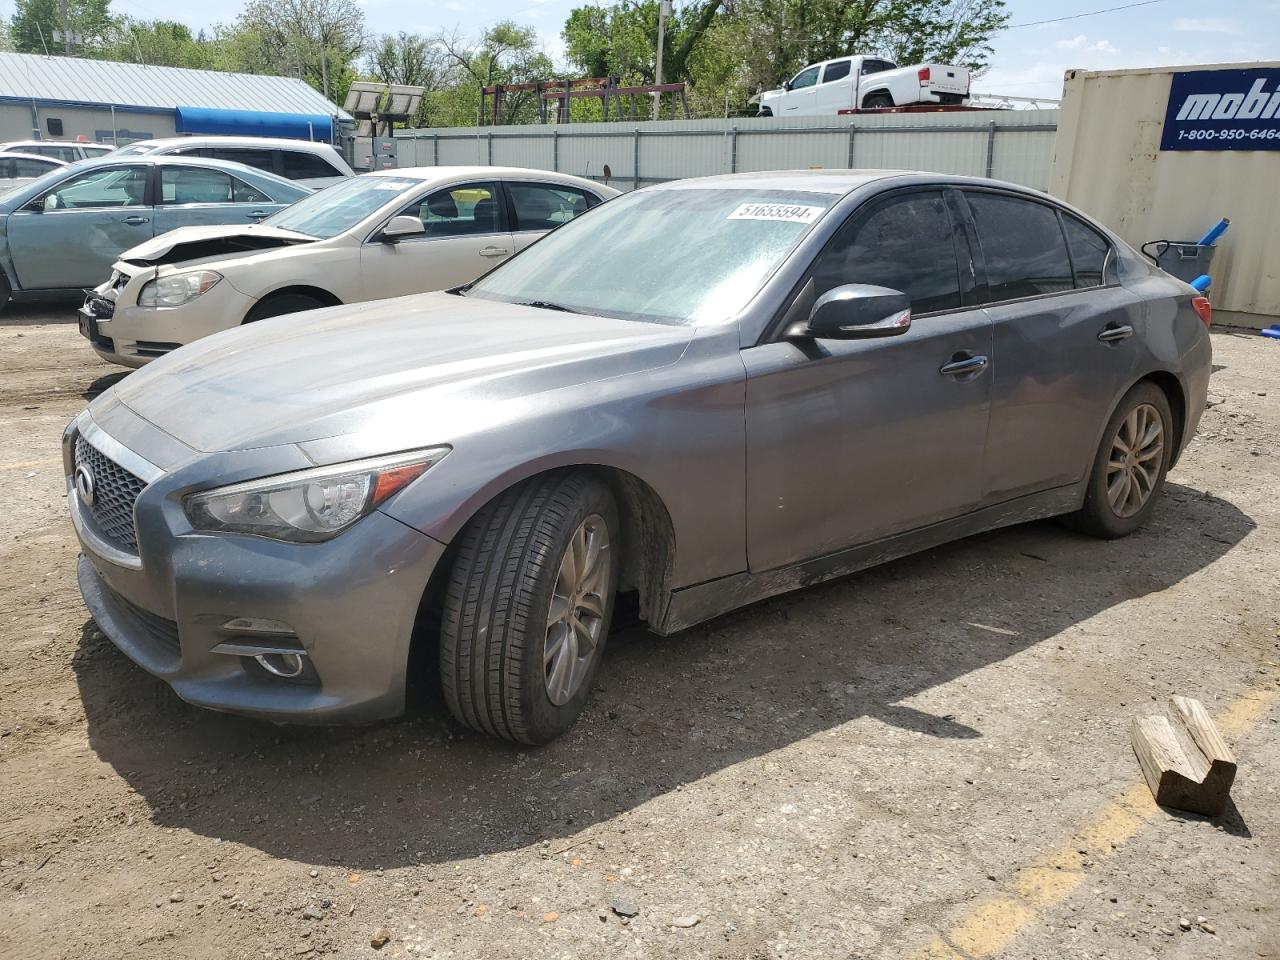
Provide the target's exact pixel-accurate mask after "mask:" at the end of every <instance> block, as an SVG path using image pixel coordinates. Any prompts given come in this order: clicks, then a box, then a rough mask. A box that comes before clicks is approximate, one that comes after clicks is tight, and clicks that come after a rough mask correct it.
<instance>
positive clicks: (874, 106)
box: [862, 93, 893, 110]
mask: <svg viewBox="0 0 1280 960" xmlns="http://www.w3.org/2000/svg"><path fill="white" fill-rule="evenodd" d="M892 106H893V97H891V96H890V95H889V94H887V93H869V94H867V97H866V99H865V100H863V101H862V108H863V109H864V110H880V109H882V108H884V107H892Z"/></svg>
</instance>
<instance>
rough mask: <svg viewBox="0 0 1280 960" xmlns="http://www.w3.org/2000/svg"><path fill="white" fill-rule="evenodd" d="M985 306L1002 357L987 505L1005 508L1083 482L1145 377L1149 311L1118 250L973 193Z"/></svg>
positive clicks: (998, 196) (1005, 197) (1009, 199)
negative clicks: (1127, 278)
mask: <svg viewBox="0 0 1280 960" xmlns="http://www.w3.org/2000/svg"><path fill="white" fill-rule="evenodd" d="M964 196H965V198H966V200H967V203H968V209H969V210H970V211H971V214H972V218H973V223H974V226H975V228H976V233H977V239H978V248H979V250H980V251H981V257H980V258H979V274H980V277H981V274H982V272H983V269H984V268H985V277H986V282H985V283H981V284H980V287H979V290H980V294H981V297H980V298H981V299H982V300H984V301H986V303H987V304H988V306H987V313H988V314H989V315H990V317H991V320H992V325H993V337H994V340H995V352H996V354H997V355H998V356H999V358H1000V363H999V365H998V366H997V368H996V370H995V372H994V374H995V375H994V377H993V378H992V396H991V437H990V441H989V443H988V445H987V466H986V480H985V488H986V489H985V497H984V499H985V500H986V501H987V502H988V503H1000V502H1002V501H1004V500H1009V499H1012V498H1014V497H1017V496H1021V495H1024V494H1029V493H1035V492H1037V491H1040V490H1048V489H1052V488H1054V487H1060V486H1065V485H1067V484H1071V483H1074V482H1076V481H1077V480H1080V479H1081V478H1082V477H1083V476H1084V475H1085V473H1086V472H1088V470H1089V469H1090V468H1091V466H1092V464H1093V459H1094V456H1095V454H1096V452H1097V444H1098V440H1099V437H1100V435H1101V432H1102V428H1103V426H1104V425H1105V424H1106V421H1107V419H1108V417H1110V415H1111V409H1112V406H1113V405H1114V404H1115V402H1116V401H1117V400H1118V399H1119V398H1120V394H1121V392H1123V390H1124V389H1125V388H1126V386H1127V385H1128V384H1130V383H1132V382H1133V380H1134V379H1135V377H1136V373H1135V367H1136V357H1137V354H1136V352H1135V349H1134V347H1135V344H1137V343H1139V342H1141V336H1140V333H1141V328H1142V324H1143V312H1142V302H1141V301H1140V300H1139V299H1138V298H1137V297H1136V296H1134V295H1133V294H1132V293H1130V292H1129V291H1127V290H1125V289H1124V288H1123V287H1121V286H1120V285H1119V284H1118V283H1116V282H1115V279H1114V278H1113V277H1111V276H1110V270H1111V269H1112V267H1111V265H1110V264H1109V263H1108V259H1109V257H1110V252H1111V246H1110V242H1109V241H1108V240H1107V239H1106V238H1105V237H1103V236H1102V235H1101V234H1099V233H1098V232H1097V231H1096V230H1094V229H1093V228H1092V227H1090V226H1088V225H1087V224H1085V223H1084V222H1083V221H1081V220H1079V219H1077V218H1076V217H1074V216H1072V215H1071V214H1069V213H1066V212H1065V211H1059V210H1058V209H1056V208H1055V207H1052V206H1050V205H1049V204H1045V203H1039V202H1037V201H1035V200H1029V199H1027V198H1025V197H1020V196H1012V195H1010V194H1004V193H1000V192H999V191H995V190H965V191H964Z"/></svg>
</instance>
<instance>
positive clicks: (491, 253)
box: [480, 247, 511, 257]
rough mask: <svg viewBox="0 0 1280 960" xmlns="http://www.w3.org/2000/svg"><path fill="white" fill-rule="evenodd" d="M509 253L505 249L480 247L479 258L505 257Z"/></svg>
mask: <svg viewBox="0 0 1280 960" xmlns="http://www.w3.org/2000/svg"><path fill="white" fill-rule="evenodd" d="M509 253H511V251H510V250H508V249H507V248H506V247H481V248H480V256H482V257H505V256H507V254H509Z"/></svg>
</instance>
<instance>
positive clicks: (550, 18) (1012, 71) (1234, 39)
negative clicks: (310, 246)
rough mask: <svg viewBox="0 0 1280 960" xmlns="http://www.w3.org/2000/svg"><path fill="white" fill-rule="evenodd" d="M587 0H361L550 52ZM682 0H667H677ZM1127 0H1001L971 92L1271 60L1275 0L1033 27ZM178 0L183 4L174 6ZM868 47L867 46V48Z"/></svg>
mask: <svg viewBox="0 0 1280 960" xmlns="http://www.w3.org/2000/svg"><path fill="white" fill-rule="evenodd" d="M586 2H590V0H362V3H363V5H364V8H365V17H366V22H367V24H368V27H369V29H370V31H371V32H373V33H395V32H398V31H401V30H406V31H408V32H410V33H424V34H431V33H435V32H437V31H439V30H441V29H446V30H451V29H453V28H454V27H458V28H461V30H462V31H463V32H464V33H469V34H477V35H478V34H479V33H480V32H481V31H482V30H483V29H484V28H485V27H486V26H487V25H489V24H491V23H494V22H496V21H498V20H503V19H511V20H515V21H517V22H519V23H525V24H529V25H530V26H533V27H534V28H536V29H537V30H538V33H539V35H540V36H541V38H542V41H543V46H544V48H545V49H546V51H547V52H548V53H549V54H551V55H552V56H553V57H555V58H556V59H557V60H559V59H560V58H561V56H562V54H563V50H564V43H563V41H562V40H561V39H560V29H561V27H562V26H563V25H564V21H565V18H566V17H567V16H568V13H569V11H570V10H571V9H572V8H573V7H575V6H581V5H582V4H584V3H586ZM686 2H690V0H676V5H677V6H683V5H684V3H686ZM1131 2H1133V0H1007V3H1008V9H1009V12H1010V14H1011V18H1010V24H1011V25H1012V26H1014V29H1009V30H1006V31H1004V32H1003V33H1001V34H999V35H997V36H996V37H995V38H993V46H994V48H995V55H994V56H993V57H992V61H991V67H990V69H989V70H988V71H987V72H986V73H985V74H984V75H983V76H981V77H979V78H977V79H975V81H974V85H973V89H974V90H975V91H976V92H981V93H987V94H1000V95H1005V96H1020V97H1044V98H1057V97H1059V96H1060V95H1061V92H1062V75H1063V73H1064V72H1065V71H1066V70H1068V69H1071V68H1085V69H1089V70H1116V69H1123V68H1126V67H1144V66H1169V65H1179V64H1188V63H1227V62H1237V61H1246V60H1278V59H1280V0H1218V2H1216V3H1205V2H1204V0H1155V2H1150V3H1147V4H1145V5H1143V6H1138V7H1133V8H1130V9H1125V10H1117V11H1115V12H1111V13H1102V14H1098V15H1094V16H1083V17H1079V18H1078V19H1071V20H1065V21H1062V22H1058V23H1048V24H1041V25H1038V26H1019V25H1023V24H1031V23H1035V22H1036V21H1041V20H1050V19H1058V18H1062V17H1068V16H1072V15H1075V14H1090V13H1092V12H1093V11H1098V10H1101V9H1104V8H1107V7H1114V6H1120V5H1123V4H1125V3H1131ZM242 5H243V4H242V3H241V2H240V0H203V2H202V3H201V4H200V5H199V11H200V12H199V13H193V12H189V11H190V10H191V7H186V8H185V9H184V10H183V12H182V13H178V14H177V15H176V16H175V11H174V9H173V8H172V7H170V6H169V5H168V4H166V3H164V2H163V0H113V2H112V8H113V9H114V10H116V11H117V12H120V13H126V14H129V15H131V16H135V17H140V18H145V19H156V18H160V17H163V18H165V19H181V20H183V21H184V22H186V23H187V24H188V25H189V26H191V27H193V28H199V27H207V26H210V25H212V24H214V23H217V22H228V21H231V20H233V19H234V18H235V16H236V13H237V12H238V11H239V10H240V8H241V6H242ZM184 6H185V5H184ZM867 52H874V51H867Z"/></svg>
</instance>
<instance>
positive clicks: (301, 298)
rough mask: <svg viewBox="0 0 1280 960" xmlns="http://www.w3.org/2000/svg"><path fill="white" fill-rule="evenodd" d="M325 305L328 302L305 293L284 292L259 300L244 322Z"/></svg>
mask: <svg viewBox="0 0 1280 960" xmlns="http://www.w3.org/2000/svg"><path fill="white" fill-rule="evenodd" d="M324 306H328V304H326V303H322V302H321V301H320V300H317V299H316V298H315V297H312V296H308V295H307V294H305V293H282V294H279V295H277V296H274V297H267V298H266V299H265V300H259V301H258V302H257V303H256V304H254V306H253V309H252V310H250V311H249V312H248V313H247V314H246V315H245V318H244V322H245V323H254V322H256V321H258V320H266V319H267V318H268V317H282V316H284V315H285V314H286V313H301V312H302V311H303V310H317V309H319V308H320V307H324Z"/></svg>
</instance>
